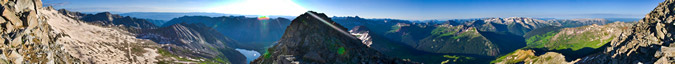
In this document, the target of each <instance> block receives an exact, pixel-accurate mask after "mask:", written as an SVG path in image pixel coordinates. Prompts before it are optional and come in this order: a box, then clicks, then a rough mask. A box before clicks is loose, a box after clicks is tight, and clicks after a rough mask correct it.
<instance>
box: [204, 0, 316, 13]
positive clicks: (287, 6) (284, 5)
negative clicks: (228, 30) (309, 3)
mask: <svg viewBox="0 0 675 64" xmlns="http://www.w3.org/2000/svg"><path fill="white" fill-rule="evenodd" d="M211 11H212V12H218V13H228V14H244V15H291V16H296V15H300V14H302V13H304V12H305V11H307V9H305V8H303V7H302V6H300V5H298V4H296V3H294V2H293V1H291V0H244V1H240V2H235V3H231V4H225V5H223V6H220V7H215V8H212V9H211Z"/></svg>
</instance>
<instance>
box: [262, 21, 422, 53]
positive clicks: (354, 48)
mask: <svg viewBox="0 0 675 64" xmlns="http://www.w3.org/2000/svg"><path fill="white" fill-rule="evenodd" d="M329 19H330V18H328V17H326V15H324V14H322V13H316V12H313V11H309V12H306V13H305V14H302V15H300V16H298V17H297V18H296V19H294V20H293V21H292V22H291V25H290V26H288V28H287V29H286V32H285V33H284V35H283V36H282V38H281V40H279V42H278V43H277V45H274V46H273V47H271V48H269V49H268V50H267V51H266V52H265V53H264V54H263V56H261V57H259V58H258V59H256V60H254V61H253V62H251V63H252V64H272V63H278V64H289V63H300V64H316V63H319V64H323V63H336V64H356V63H367V64H392V63H409V62H407V61H403V60H400V59H394V58H390V57H385V56H384V55H383V54H381V53H380V52H378V51H376V50H374V49H371V48H368V47H367V46H366V45H364V44H362V43H361V40H359V39H357V38H356V37H355V36H352V35H351V34H349V33H347V32H346V31H347V29H346V28H344V27H342V26H340V25H339V24H336V23H335V22H333V21H332V20H329Z"/></svg>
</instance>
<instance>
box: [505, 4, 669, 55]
mask: <svg viewBox="0 0 675 64" xmlns="http://www.w3.org/2000/svg"><path fill="white" fill-rule="evenodd" d="M673 6H675V0H665V1H664V2H662V3H660V4H659V5H658V6H657V7H656V8H654V10H653V11H652V12H650V13H649V14H647V15H646V16H645V18H643V19H642V20H640V21H639V22H637V23H635V24H634V25H627V24H624V23H610V24H607V25H603V26H598V25H590V26H583V27H577V28H565V29H562V30H560V31H551V32H548V33H545V34H539V35H534V36H529V38H528V40H527V41H528V43H527V45H528V46H527V47H526V48H543V49H545V50H557V51H535V50H541V49H534V50H517V51H515V52H512V53H510V54H507V55H505V56H502V57H500V58H499V59H497V60H496V61H493V62H495V63H526V64H528V63H534V64H540V63H545V64H546V63H579V64H672V63H675V60H673V58H675V55H672V54H674V53H675V52H673V51H675V47H672V46H673V45H674V43H673V42H674V41H673V39H675V38H673V36H674V33H675V32H673V31H674V30H675V24H674V22H673V21H675V18H674V17H675V16H673V12H672V11H675V9H674V8H673ZM589 37H591V38H589ZM596 48H597V49H596ZM561 49H562V50H561ZM585 49H595V50H590V51H584V50H585ZM535 52H536V53H535ZM544 52H545V54H543V55H541V54H539V53H544ZM560 53H562V54H560ZM580 54H581V55H580Z"/></svg>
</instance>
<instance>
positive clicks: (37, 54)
mask: <svg viewBox="0 0 675 64" xmlns="http://www.w3.org/2000/svg"><path fill="white" fill-rule="evenodd" d="M0 5H1V7H2V8H0V11H1V13H2V14H1V15H2V17H1V18H0V26H2V27H1V28H0V34H1V35H2V36H0V42H2V43H3V44H0V51H1V53H0V63H3V64H9V63H16V64H22V63H71V62H74V61H77V59H73V57H72V56H69V55H68V54H67V53H66V52H64V51H61V50H59V49H62V48H61V47H58V46H59V45H58V44H56V43H55V41H56V40H55V39H54V38H58V36H62V35H57V34H52V33H51V31H52V29H51V26H50V25H48V24H47V21H48V20H46V19H48V17H46V16H43V13H42V12H43V11H44V10H43V9H44V8H42V7H41V6H42V2H41V1H40V0H2V1H0Z"/></svg>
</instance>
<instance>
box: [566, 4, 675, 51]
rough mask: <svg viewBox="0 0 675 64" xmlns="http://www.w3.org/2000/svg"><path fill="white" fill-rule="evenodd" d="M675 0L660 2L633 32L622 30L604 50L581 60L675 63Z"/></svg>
mask: <svg viewBox="0 0 675 64" xmlns="http://www.w3.org/2000/svg"><path fill="white" fill-rule="evenodd" d="M673 7H675V0H666V1H664V2H662V3H660V4H659V5H658V6H657V7H656V8H654V10H653V11H652V12H650V13H649V14H647V15H646V16H645V18H643V19H642V20H640V21H639V22H638V23H637V24H636V25H635V26H634V27H633V31H632V32H625V33H622V34H621V36H619V37H618V39H615V40H613V41H612V42H611V43H609V46H608V47H607V48H606V49H605V50H604V51H602V52H600V53H596V54H594V55H590V56H587V57H584V58H582V59H580V60H579V63H612V64H616V63H626V64H628V63H631V64H635V63H646V64H650V63H664V64H667V63H674V62H673V61H675V60H673V59H674V58H675V55H673V54H675V47H673V45H674V44H673V39H674V38H673V35H674V34H675V24H673V21H675V16H673V15H675V13H673V12H672V11H675V9H674V8H673Z"/></svg>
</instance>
